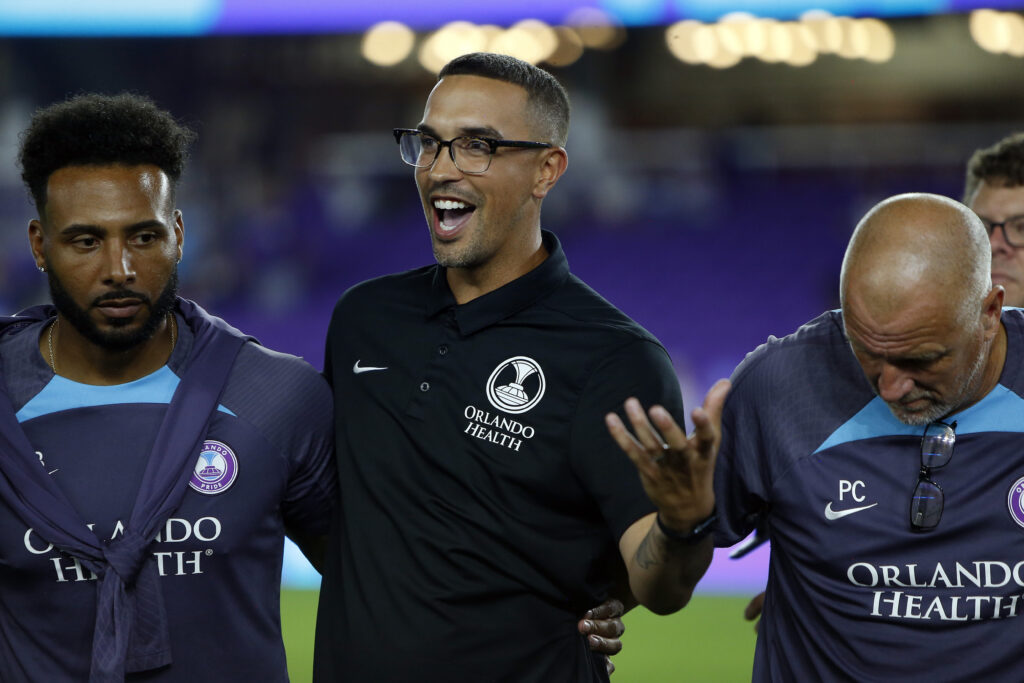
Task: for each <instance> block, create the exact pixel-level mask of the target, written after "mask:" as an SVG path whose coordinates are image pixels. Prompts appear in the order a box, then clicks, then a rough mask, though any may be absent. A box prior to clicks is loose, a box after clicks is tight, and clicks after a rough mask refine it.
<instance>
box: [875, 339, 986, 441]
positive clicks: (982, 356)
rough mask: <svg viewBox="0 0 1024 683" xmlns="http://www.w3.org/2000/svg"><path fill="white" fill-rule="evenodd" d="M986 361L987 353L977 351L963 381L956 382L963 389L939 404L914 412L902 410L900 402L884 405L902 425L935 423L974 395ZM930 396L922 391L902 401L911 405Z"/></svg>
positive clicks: (935, 403)
mask: <svg viewBox="0 0 1024 683" xmlns="http://www.w3.org/2000/svg"><path fill="white" fill-rule="evenodd" d="M987 360H988V353H986V352H985V350H984V348H982V349H979V350H978V355H977V357H976V358H975V359H974V363H973V364H972V365H971V367H970V368H969V369H968V371H967V372H965V373H964V376H963V379H962V380H961V381H960V382H958V384H959V386H961V387H963V389H962V391H960V392H959V393H958V394H957V395H956V396H955V397H953V398H950V399H947V400H945V401H941V402H934V403H932V405H931V406H929V407H928V408H926V409H925V410H916V411H913V412H909V411H906V410H903V407H902V404H901V403H900V402H896V401H892V402H890V401H886V404H887V405H888V406H889V410H890V411H892V414H893V415H894V416H895V417H896V419H897V420H899V421H900V422H902V423H903V424H908V425H915V426H920V425H926V424H930V423H932V422H935V421H936V420H938V419H940V418H943V417H945V416H946V415H949V414H950V413H952V412H953V411H955V410H956V409H957V408H959V407H960V406H962V405H963V404H964V403H965V402H966V400H967V398H968V397H970V396H973V395H974V393H975V392H976V391H977V390H978V385H980V384H981V379H982V375H983V374H984V371H985V361H987ZM930 394H931V392H928V391H924V392H921V393H920V394H918V395H916V396H915V395H913V394H911V395H910V397H904V399H903V400H904V401H905V402H906V403H911V402H912V401H914V400H916V399H919V398H927V397H929V395H930Z"/></svg>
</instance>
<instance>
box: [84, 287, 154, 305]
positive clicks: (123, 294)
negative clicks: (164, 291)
mask: <svg viewBox="0 0 1024 683" xmlns="http://www.w3.org/2000/svg"><path fill="white" fill-rule="evenodd" d="M118 299H138V300H139V301H141V302H142V303H144V304H149V303H150V300H149V297H148V296H146V295H145V294H140V293H139V292H135V291H132V290H130V289H116V290H114V291H111V292H106V293H105V294H100V295H99V296H98V297H96V298H95V299H93V300H92V304H91V305H92V306H93V307H94V308H95V307H97V306H101V305H102V304H103V303H104V302H106V301H117V300H118Z"/></svg>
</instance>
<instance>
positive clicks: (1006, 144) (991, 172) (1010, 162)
mask: <svg viewBox="0 0 1024 683" xmlns="http://www.w3.org/2000/svg"><path fill="white" fill-rule="evenodd" d="M983 182H988V183H990V184H992V185H998V186H1000V187H1018V186H1020V185H1024V133H1014V134H1013V135H1009V136H1007V137H1005V138H1003V139H1002V140H1000V141H999V142H997V143H996V144H994V145H992V146H991V147H985V148H984V149H979V150H976V151H975V152H974V154H972V155H971V160H970V161H968V162H967V179H966V181H965V182H964V198H963V202H964V204H967V205H970V203H971V201H972V200H973V199H974V195H975V193H976V192H977V191H978V186H979V185H981V184H982V183H983Z"/></svg>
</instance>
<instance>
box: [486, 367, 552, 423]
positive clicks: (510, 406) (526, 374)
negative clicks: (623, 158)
mask: <svg viewBox="0 0 1024 683" xmlns="http://www.w3.org/2000/svg"><path fill="white" fill-rule="evenodd" d="M544 386H545V382H544V371H543V370H541V369H540V365H538V364H537V361H535V360H533V359H532V358H527V357H526V356H514V357H512V358H509V359H508V360H505V361H502V362H501V363H499V364H498V367H496V368H494V372H492V373H491V376H490V378H489V379H488V380H487V400H488V401H490V402H491V405H492V406H494V407H495V408H497V409H498V410H501V411H504V412H506V413H513V414H519V413H525V412H526V411H527V410H530V409H531V408H533V407H534V406H535V405H537V404H538V403H540V400H541V398H543V397H544Z"/></svg>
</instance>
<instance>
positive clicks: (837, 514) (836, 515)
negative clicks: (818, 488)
mask: <svg viewBox="0 0 1024 683" xmlns="http://www.w3.org/2000/svg"><path fill="white" fill-rule="evenodd" d="M876 505H878V503H872V504H871V505H862V506H860V507H859V508H849V509H848V510H833V509H832V501H829V503H828V505H826V506H825V519H827V520H829V521H831V520H833V519H840V518H842V517H845V516H846V515H852V514H853V513H854V512H860V511H861V510H868V509H870V508H873V507H875V506H876Z"/></svg>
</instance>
